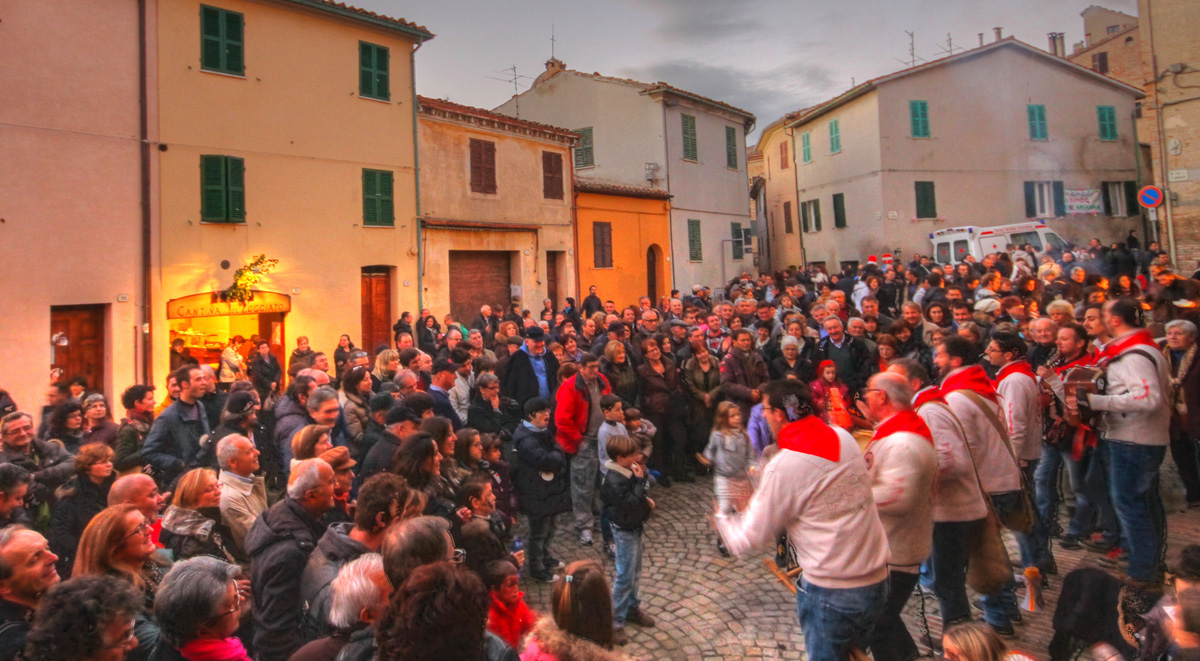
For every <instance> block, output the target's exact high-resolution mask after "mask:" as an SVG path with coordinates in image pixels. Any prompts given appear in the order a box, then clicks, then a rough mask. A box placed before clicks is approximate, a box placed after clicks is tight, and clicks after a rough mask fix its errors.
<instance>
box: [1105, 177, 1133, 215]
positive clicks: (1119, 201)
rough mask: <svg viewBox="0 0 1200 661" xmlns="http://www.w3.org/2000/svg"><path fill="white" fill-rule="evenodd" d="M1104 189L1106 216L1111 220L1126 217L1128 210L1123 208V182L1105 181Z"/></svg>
mask: <svg viewBox="0 0 1200 661" xmlns="http://www.w3.org/2000/svg"><path fill="white" fill-rule="evenodd" d="M1104 187H1105V188H1107V189H1108V190H1107V191H1106V192H1107V193H1108V195H1107V197H1108V215H1110V216H1112V217H1113V218H1124V217H1125V216H1128V215H1129V213H1128V209H1126V207H1125V182H1123V181H1106V182H1104Z"/></svg>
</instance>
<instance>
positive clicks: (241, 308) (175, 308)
mask: <svg viewBox="0 0 1200 661" xmlns="http://www.w3.org/2000/svg"><path fill="white" fill-rule="evenodd" d="M221 294H222V292H210V293H207V294H192V295H191V296H184V297H183V298H176V299H172V300H170V301H167V319H195V318H197V317H227V316H230V315H235V314H273V313H280V312H289V311H291V309H292V298H291V297H290V296H288V295H287V294H280V293H278V292H273V291H256V292H254V293H253V295H252V296H251V298H250V300H249V301H246V302H245V303H240V302H238V301H223V300H221Z"/></svg>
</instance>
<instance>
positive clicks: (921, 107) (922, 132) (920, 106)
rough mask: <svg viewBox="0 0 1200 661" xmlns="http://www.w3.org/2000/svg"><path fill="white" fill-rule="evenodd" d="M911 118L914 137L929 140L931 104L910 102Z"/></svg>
mask: <svg viewBox="0 0 1200 661" xmlns="http://www.w3.org/2000/svg"><path fill="white" fill-rule="evenodd" d="M908 112H909V118H910V120H911V123H912V137H914V138H928V137H929V102H928V101H909V102H908Z"/></svg>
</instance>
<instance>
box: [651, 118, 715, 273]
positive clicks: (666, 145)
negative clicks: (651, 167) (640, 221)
mask: <svg viewBox="0 0 1200 661" xmlns="http://www.w3.org/2000/svg"><path fill="white" fill-rule="evenodd" d="M659 105H661V106H662V119H663V122H662V127H663V170H664V174H663V177H664V178H665V179H666V183H667V192H668V193H670V192H671V132H670V131H668V130H667V104H666V102H665V101H660V102H659ZM673 206H674V198H672V204H671V207H673ZM700 236H701V237H703V236H704V228H703V227H701V228H700ZM667 237H668V238H669V239H670V241H668V242H667V243H668V245H667V251H668V254H669V255H670V256H671V286H670V287H669V288H667V293H668V294H669V293H671V289H675V288H677V287H678V284H679V274H678V273H676V272H675V262H676V259H675V257H676V255H675V213H674V209H672V208H670V207H668V208H667ZM701 241H703V238H702V239H701ZM689 259H690V257H689Z"/></svg>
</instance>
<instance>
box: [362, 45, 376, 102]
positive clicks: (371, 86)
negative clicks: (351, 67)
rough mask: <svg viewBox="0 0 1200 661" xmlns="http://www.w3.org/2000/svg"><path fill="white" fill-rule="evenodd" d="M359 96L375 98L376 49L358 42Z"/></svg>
mask: <svg viewBox="0 0 1200 661" xmlns="http://www.w3.org/2000/svg"><path fill="white" fill-rule="evenodd" d="M358 94H359V95H360V96H375V47H374V46H372V45H371V44H368V43H367V42H365V41H360V42H358Z"/></svg>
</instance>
